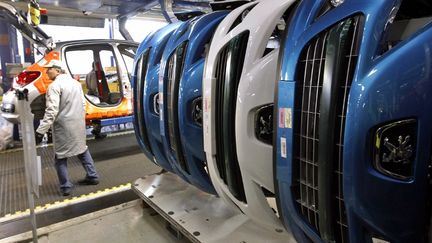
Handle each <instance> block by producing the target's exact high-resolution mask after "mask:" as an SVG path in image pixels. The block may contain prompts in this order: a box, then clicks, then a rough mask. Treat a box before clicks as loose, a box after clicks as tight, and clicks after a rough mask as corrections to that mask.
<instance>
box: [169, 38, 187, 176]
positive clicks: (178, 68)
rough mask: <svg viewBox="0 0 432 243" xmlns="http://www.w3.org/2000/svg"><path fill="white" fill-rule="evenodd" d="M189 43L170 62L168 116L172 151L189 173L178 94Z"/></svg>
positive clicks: (180, 46) (177, 50) (176, 51)
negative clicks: (181, 131) (183, 142)
mask: <svg viewBox="0 0 432 243" xmlns="http://www.w3.org/2000/svg"><path fill="white" fill-rule="evenodd" d="M186 49H187V42H183V43H182V44H180V45H179V46H178V47H177V48H176V49H175V51H174V52H173V54H172V55H171V57H170V58H169V60H168V72H167V74H168V85H167V90H166V92H167V95H166V102H165V103H166V104H167V115H166V118H165V119H166V121H167V122H168V138H169V144H170V147H171V150H172V151H173V153H174V156H175V158H176V161H177V163H178V164H179V165H180V167H181V168H182V169H183V170H184V171H186V172H189V169H188V166H187V163H186V159H185V157H184V153H183V147H182V143H181V140H180V129H179V117H178V94H179V85H180V80H181V76H182V72H183V64H184V58H185V56H186Z"/></svg>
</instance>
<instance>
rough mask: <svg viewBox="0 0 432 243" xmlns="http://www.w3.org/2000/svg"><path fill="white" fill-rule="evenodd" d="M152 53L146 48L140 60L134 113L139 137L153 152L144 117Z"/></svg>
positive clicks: (137, 68)
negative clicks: (147, 79) (146, 83)
mask: <svg viewBox="0 0 432 243" xmlns="http://www.w3.org/2000/svg"><path fill="white" fill-rule="evenodd" d="M149 53H150V48H149V49H147V50H145V51H144V53H143V54H142V55H141V58H140V60H139V61H138V63H137V67H136V82H135V89H134V90H135V99H134V101H133V102H134V114H135V126H137V130H138V137H139V139H140V140H141V141H142V143H143V145H144V147H145V149H146V150H147V151H150V152H151V153H152V154H153V152H152V149H151V146H150V142H149V138H148V134H147V127H146V123H145V119H144V99H143V98H144V88H145V82H146V75H147V67H148V57H149Z"/></svg>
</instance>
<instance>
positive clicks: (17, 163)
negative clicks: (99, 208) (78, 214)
mask: <svg viewBox="0 0 432 243" xmlns="http://www.w3.org/2000/svg"><path fill="white" fill-rule="evenodd" d="M87 144H88V146H89V149H90V152H91V154H92V156H93V159H94V161H95V165H96V169H97V171H98V173H99V175H100V184H99V185H97V186H80V185H75V188H74V192H73V194H72V196H70V197H67V198H65V197H63V196H61V194H60V191H59V182H58V179H57V174H56V171H55V168H54V151H53V147H52V146H47V147H39V148H38V150H37V151H38V154H39V155H40V156H41V157H42V180H43V181H42V183H43V184H42V186H41V187H40V198H38V199H36V201H35V204H36V206H39V207H37V208H36V209H38V208H39V209H40V208H47V207H51V206H52V205H53V204H55V205H58V204H61V203H62V202H65V201H66V204H67V203H70V202H71V201H74V200H75V201H79V200H80V198H82V197H83V195H84V196H85V195H92V196H95V195H97V194H104V193H107V192H109V191H110V190H112V188H114V189H115V188H117V187H118V186H120V185H121V186H123V187H125V188H127V183H130V182H133V181H134V180H135V179H136V178H139V177H141V176H143V175H148V174H153V173H156V172H158V171H160V168H159V167H157V166H156V165H154V163H152V162H150V161H149V160H148V159H147V158H146V157H145V156H144V154H143V153H142V152H141V151H140V149H139V147H138V145H137V142H136V138H135V135H134V134H133V133H129V134H123V135H118V136H111V137H108V138H105V139H102V140H89V141H88V142H87ZM68 168H69V176H70V178H71V180H72V182H76V181H78V180H81V179H82V178H84V176H85V172H84V170H83V168H82V165H81V163H80V161H79V160H78V159H77V158H72V159H70V160H69V161H68ZM83 200H84V199H83ZM27 208H28V206H27V194H26V187H25V176H24V162H23V151H22V149H18V150H12V151H6V152H2V153H0V221H1V222H4V221H5V218H6V220H7V218H10V217H12V218H13V217H14V215H20V214H23V211H25V210H26V209H27Z"/></svg>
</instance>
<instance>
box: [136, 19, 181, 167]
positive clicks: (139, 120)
mask: <svg viewBox="0 0 432 243" xmlns="http://www.w3.org/2000/svg"><path fill="white" fill-rule="evenodd" d="M180 24H181V23H180V22H179V23H173V24H170V25H167V26H165V27H163V28H162V29H160V30H158V31H156V32H155V33H152V34H150V35H148V36H147V37H146V38H145V39H144V40H143V42H142V43H141V44H140V46H139V47H138V51H137V54H136V56H135V61H134V72H133V77H132V80H133V81H132V83H133V87H134V89H133V90H134V101H133V102H134V114H135V120H134V129H135V135H136V137H137V141H138V144H139V145H140V147H141V149H142V150H143V152H144V154H145V155H146V156H147V157H148V158H150V159H151V160H152V161H154V162H155V163H156V164H158V165H159V166H161V167H162V168H164V169H165V170H168V171H171V172H175V171H174V170H173V168H172V166H171V164H170V163H169V161H168V160H167V158H166V155H165V152H164V149H163V144H162V140H161V135H160V126H159V107H158V102H159V100H158V97H159V88H158V84H159V67H160V60H161V58H162V53H163V50H164V48H165V46H166V44H167V42H168V40H169V37H170V36H171V34H172V33H173V32H174V30H176V29H177V28H178V27H179V26H180Z"/></svg>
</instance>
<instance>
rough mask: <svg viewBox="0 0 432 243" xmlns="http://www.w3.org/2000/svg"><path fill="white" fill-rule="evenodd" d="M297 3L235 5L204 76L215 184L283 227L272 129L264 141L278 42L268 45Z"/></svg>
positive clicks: (267, 223) (268, 223)
mask: <svg viewBox="0 0 432 243" xmlns="http://www.w3.org/2000/svg"><path fill="white" fill-rule="evenodd" d="M293 3H294V1H293V0H284V1H280V0H264V1H261V2H258V3H257V2H252V3H248V4H245V5H243V6H241V7H239V8H237V9H235V10H233V11H232V12H231V13H230V14H229V15H228V16H227V17H226V18H225V19H224V20H223V21H222V23H221V24H220V25H219V27H218V29H217V30H216V33H215V35H214V37H213V40H212V43H211V46H210V50H209V54H208V57H207V61H206V67H205V73H204V79H203V96H204V104H203V106H204V149H205V152H206V156H207V162H208V170H209V173H210V178H211V179H212V182H213V185H214V186H215V188H216V191H217V192H218V194H219V195H220V196H221V197H222V198H224V199H225V200H226V201H227V202H229V203H230V204H235V207H236V208H238V209H240V211H242V212H243V213H244V214H246V215H247V216H248V217H249V218H251V219H252V220H253V221H255V222H256V223H259V224H260V225H262V226H264V227H266V228H269V229H272V230H276V231H281V230H283V229H284V227H283V226H282V224H281V222H280V220H279V219H278V217H277V215H276V214H275V212H274V211H273V209H274V210H276V206H275V205H272V206H273V207H272V206H271V205H270V204H269V203H268V201H271V199H272V197H274V195H272V194H274V182H273V155H272V154H273V147H272V145H271V141H272V139H271V137H272V135H270V139H269V141H264V140H263V139H262V137H260V136H261V135H260V132H264V133H265V132H266V131H270V132H271V130H272V126H273V124H272V122H271V120H272V119H271V116H272V114H273V108H272V106H271V105H272V104H273V102H274V88H275V83H276V72H277V59H278V55H279V48H278V47H277V46H276V47H275V48H270V50H269V49H267V51H266V47H268V46H269V44H271V41H270V42H269V39H270V38H271V36H272V33H273V31H274V30H275V28H277V26H278V24H281V18H282V16H283V14H284V13H285V12H286V11H287V10H288V8H289V7H290V6H291V5H292V4H293ZM239 20H241V22H240V21H239ZM282 22H283V21H282ZM242 43H243V44H242ZM242 48H243V49H244V50H242ZM271 49H272V50H271ZM236 58H237V59H238V60H240V61H237V60H235V59H236ZM233 60H234V61H233ZM241 62H243V66H241ZM238 63H240V64H238ZM239 70H241V73H240V72H239ZM235 76H237V78H235ZM222 83H223V84H222ZM237 85H238V86H237ZM236 86H237V87H238V88H237V90H236ZM233 107H235V109H233ZM263 109H267V110H268V111H269V113H268V112H264V113H265V114H263V113H262V111H263ZM269 115H270V117H269ZM261 118H263V119H261ZM231 123H232V124H231ZM257 124H258V125H257ZM257 126H260V129H258V128H257ZM230 139H231V140H230ZM237 163H238V164H237ZM221 167H223V168H221ZM233 171H234V172H233ZM236 171H237V172H236ZM230 173H231V174H232V175H233V176H231V177H230V176H229V174H230ZM236 188H237V189H236Z"/></svg>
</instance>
